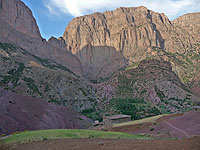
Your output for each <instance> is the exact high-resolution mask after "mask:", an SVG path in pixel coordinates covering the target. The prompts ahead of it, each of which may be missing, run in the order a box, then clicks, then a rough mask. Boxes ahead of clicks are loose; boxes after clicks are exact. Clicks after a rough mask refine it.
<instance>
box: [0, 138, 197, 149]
mask: <svg viewBox="0 0 200 150" xmlns="http://www.w3.org/2000/svg"><path fill="white" fill-rule="evenodd" d="M0 149H1V150H133V149H134V150H151V149H153V150H155V149H159V150H160V149H161V150H169V149H171V150H174V149H176V150H183V149H184V150H199V149H200V137H192V138H188V139H182V140H125V139H123V140H120V139H117V140H111V139H62V140H47V141H41V142H33V143H29V144H25V145H22V146H18V147H16V146H15V147H10V148H0Z"/></svg>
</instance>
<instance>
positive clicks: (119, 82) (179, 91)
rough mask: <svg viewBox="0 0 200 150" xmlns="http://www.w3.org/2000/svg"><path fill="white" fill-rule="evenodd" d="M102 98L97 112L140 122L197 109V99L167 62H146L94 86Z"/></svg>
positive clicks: (199, 100)
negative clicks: (124, 116) (126, 115)
mask: <svg viewBox="0 0 200 150" xmlns="http://www.w3.org/2000/svg"><path fill="white" fill-rule="evenodd" d="M96 88H97V93H98V94H99V95H101V97H103V100H102V101H101V102H100V103H99V105H98V107H97V109H99V110H100V111H101V112H102V114H103V115H105V114H119V113H122V114H128V115H131V116H132V118H133V119H140V118H143V117H147V116H153V115H157V114H163V113H178V112H185V111H188V110H195V109H196V110H200V99H199V97H197V96H195V95H194V94H192V93H191V92H190V90H189V89H188V88H187V87H186V86H185V85H184V84H182V82H181V81H180V79H179V77H178V76H177V75H176V74H175V73H174V72H173V71H172V66H171V64H170V63H169V62H166V61H163V60H145V61H142V62H141V63H140V64H139V65H138V66H136V68H134V69H129V68H127V70H125V71H120V72H118V73H116V74H115V75H114V76H113V77H112V78H111V79H110V80H108V81H106V82H104V83H101V84H98V85H96Z"/></svg>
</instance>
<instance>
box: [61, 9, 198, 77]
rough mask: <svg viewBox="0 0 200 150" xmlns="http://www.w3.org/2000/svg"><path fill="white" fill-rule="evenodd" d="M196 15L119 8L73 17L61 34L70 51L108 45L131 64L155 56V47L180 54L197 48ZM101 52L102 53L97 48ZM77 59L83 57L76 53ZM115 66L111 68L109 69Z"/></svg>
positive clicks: (78, 51) (76, 51)
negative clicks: (178, 15) (171, 18)
mask: <svg viewBox="0 0 200 150" xmlns="http://www.w3.org/2000/svg"><path fill="white" fill-rule="evenodd" d="M199 16H200V14H199V13H194V14H187V15H184V16H182V17H179V18H177V19H175V20H174V21H170V20H169V19H168V18H167V16H166V15H164V14H163V13H156V12H154V11H151V10H148V9H147V8H145V7H143V6H142V7H132V8H118V9H116V10H114V11H106V12H104V13H94V14H91V15H86V16H82V17H78V18H75V19H73V20H72V21H71V22H70V23H69V24H68V26H67V27H66V30H65V32H64V34H63V38H64V39H65V41H66V43H67V47H68V49H69V51H71V52H72V53H73V54H75V55H77V54H79V53H81V51H82V50H84V51H90V50H89V49H87V48H86V46H87V45H91V46H93V47H97V46H98V47H99V46H105V47H106V46H108V47H113V48H114V49H115V50H116V52H118V53H121V55H122V56H123V57H124V58H125V59H126V60H127V61H128V62H129V63H130V64H131V63H133V62H139V61H141V60H144V59H146V58H149V57H155V56H157V52H155V51H154V49H155V48H159V49H160V50H162V51H165V52H168V53H179V54H183V55H184V54H186V53H187V52H189V51H196V52H199V51H200V50H199V49H200V48H199V47H200V46H199V45H198V43H199V39H200V37H199V36H200V34H199V32H200V28H199V25H198V22H199V21H200V19H199V18H200V17H199ZM186 22H187V23H186ZM102 52H103V51H102ZM88 53H89V52H88ZM101 56H103V54H102V53H101V54H100V52H99V57H100V58H101ZM90 57H92V56H90ZM164 57H165V56H164ZM79 59H81V60H83V59H86V58H84V57H83V58H80V56H79ZM119 61H120V60H119ZM84 69H85V68H84ZM85 70H87V69H85ZM114 70H115V69H113V70H112V68H111V72H114ZM179 70H181V69H179ZM176 72H178V71H176ZM179 74H183V73H181V72H179ZM89 75H90V74H89Z"/></svg>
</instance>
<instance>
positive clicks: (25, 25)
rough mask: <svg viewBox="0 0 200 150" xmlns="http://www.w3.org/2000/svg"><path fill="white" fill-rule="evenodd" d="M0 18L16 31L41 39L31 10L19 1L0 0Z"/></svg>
mask: <svg viewBox="0 0 200 150" xmlns="http://www.w3.org/2000/svg"><path fill="white" fill-rule="evenodd" d="M0 18H1V21H5V22H6V23H7V24H8V25H9V26H10V27H11V28H14V29H15V30H16V31H18V32H21V33H23V34H26V35H28V36H30V37H32V38H40V39H41V35H40V31H39V29H38V26H37V23H36V20H35V19H34V18H33V15H32V12H31V10H30V9H29V8H28V7H27V6H26V5H25V4H24V3H23V2H22V1H21V0H0Z"/></svg>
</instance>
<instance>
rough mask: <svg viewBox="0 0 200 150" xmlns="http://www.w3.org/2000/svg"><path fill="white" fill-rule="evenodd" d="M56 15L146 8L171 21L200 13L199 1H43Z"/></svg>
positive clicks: (80, 14) (79, 14) (77, 14)
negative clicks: (161, 13)
mask: <svg viewBox="0 0 200 150" xmlns="http://www.w3.org/2000/svg"><path fill="white" fill-rule="evenodd" d="M43 2H44V5H45V6H46V7H47V8H48V10H49V12H50V13H51V14H54V15H59V14H63V13H64V14H70V15H72V16H75V17H77V16H82V15H85V14H90V13H93V12H96V11H105V10H113V9H116V8H117V7H136V6H145V7H147V8H148V9H151V10H154V11H157V12H163V13H165V14H166V15H167V16H168V17H169V18H170V19H173V18H175V17H176V16H180V15H183V14H184V13H189V12H198V11H200V3H199V0H43Z"/></svg>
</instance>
